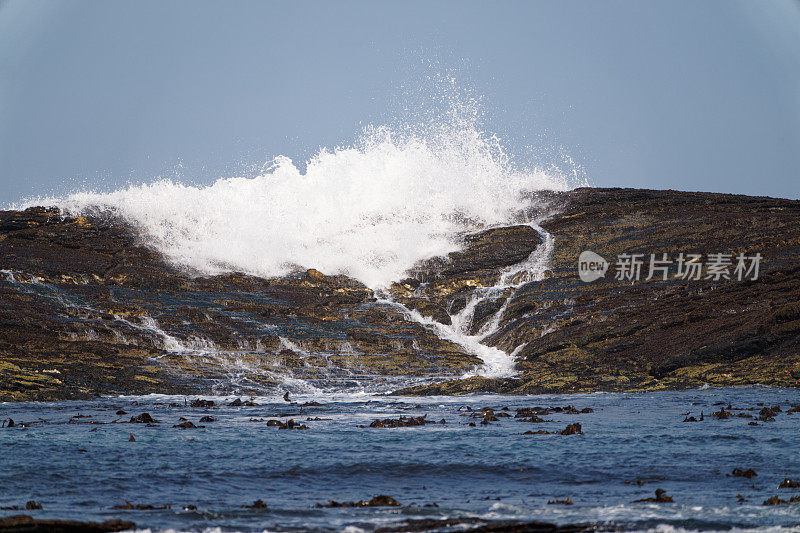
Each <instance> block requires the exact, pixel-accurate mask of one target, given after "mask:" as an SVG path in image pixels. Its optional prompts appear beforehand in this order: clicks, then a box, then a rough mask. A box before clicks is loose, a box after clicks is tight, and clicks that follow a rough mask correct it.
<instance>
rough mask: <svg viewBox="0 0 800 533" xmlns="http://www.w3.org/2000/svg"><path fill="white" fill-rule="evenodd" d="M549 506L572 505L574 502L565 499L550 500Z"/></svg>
mask: <svg viewBox="0 0 800 533" xmlns="http://www.w3.org/2000/svg"><path fill="white" fill-rule="evenodd" d="M547 505H572V500H571V499H569V498H564V499H563V500H548V502H547Z"/></svg>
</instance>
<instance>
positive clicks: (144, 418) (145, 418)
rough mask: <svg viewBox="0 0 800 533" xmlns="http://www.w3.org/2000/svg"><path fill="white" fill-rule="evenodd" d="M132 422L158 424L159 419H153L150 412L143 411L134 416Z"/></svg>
mask: <svg viewBox="0 0 800 533" xmlns="http://www.w3.org/2000/svg"><path fill="white" fill-rule="evenodd" d="M129 423H130V424H158V420H155V419H153V417H152V416H150V413H142V414H140V415H139V416H132V417H131V421H130V422H129Z"/></svg>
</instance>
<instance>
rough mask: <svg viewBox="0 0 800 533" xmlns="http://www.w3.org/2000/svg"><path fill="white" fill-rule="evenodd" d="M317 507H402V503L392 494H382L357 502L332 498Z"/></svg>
mask: <svg viewBox="0 0 800 533" xmlns="http://www.w3.org/2000/svg"><path fill="white" fill-rule="evenodd" d="M317 507H400V504H399V503H398V502H397V500H395V499H394V498H392V497H391V496H386V495H383V494H380V495H378V496H375V497H374V498H372V499H371V500H369V501H366V502H365V501H364V500H359V501H357V502H337V501H336V500H330V501H329V502H328V503H325V504H319V503H318V504H317Z"/></svg>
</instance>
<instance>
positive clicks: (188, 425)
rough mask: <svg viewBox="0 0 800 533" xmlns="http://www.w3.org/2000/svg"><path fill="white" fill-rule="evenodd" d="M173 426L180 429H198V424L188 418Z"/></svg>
mask: <svg viewBox="0 0 800 533" xmlns="http://www.w3.org/2000/svg"><path fill="white" fill-rule="evenodd" d="M172 427H174V428H180V429H197V426H195V425H194V424H193V423H192V422H190V421H188V420H186V421H185V422H181V423H180V424H175V425H174V426H172Z"/></svg>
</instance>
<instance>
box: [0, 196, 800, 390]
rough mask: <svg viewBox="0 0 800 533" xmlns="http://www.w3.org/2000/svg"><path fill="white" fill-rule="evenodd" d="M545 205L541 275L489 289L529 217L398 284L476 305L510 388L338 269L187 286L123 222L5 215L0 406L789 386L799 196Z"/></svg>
mask: <svg viewBox="0 0 800 533" xmlns="http://www.w3.org/2000/svg"><path fill="white" fill-rule="evenodd" d="M536 206H537V207H536V209H533V208H532V213H531V214H532V215H536V216H539V217H544V220H543V221H542V222H541V226H542V227H543V228H544V229H545V230H546V231H547V232H549V233H550V234H551V235H552V236H553V239H554V244H553V250H552V256H551V257H550V261H549V271H548V272H547V275H546V276H545V279H543V280H541V281H531V280H529V279H526V278H525V276H524V275H521V276H519V277H514V279H509V280H507V281H508V283H506V284H505V285H504V287H505V288H500V289H496V290H493V291H491V292H486V291H485V289H484V288H485V287H491V286H492V285H495V284H496V283H497V282H498V280H499V279H501V276H509V275H512V274H513V271H512V270H510V268H509V267H513V265H517V264H519V263H520V262H522V261H525V260H526V259H527V258H528V257H529V256H530V255H531V253H532V252H533V251H535V250H537V247H539V246H541V245H542V236H541V235H540V234H539V233H538V232H537V231H536V230H534V229H533V228H532V227H530V226H527V225H519V226H509V227H505V228H493V229H488V230H485V231H482V232H479V233H476V234H474V235H467V236H465V237H464V246H463V248H462V250H461V251H459V252H455V253H453V254H450V255H449V256H448V257H445V258H433V259H430V260H427V261H423V262H421V263H420V264H418V265H417V266H416V267H415V268H414V269H412V271H411V272H409V276H408V277H407V278H406V279H404V280H402V281H399V282H397V283H395V284H393V286H392V287H391V288H390V290H389V293H390V297H391V299H393V300H394V301H396V302H399V303H401V304H403V305H404V306H405V307H406V308H407V309H411V310H415V311H416V312H417V313H419V314H420V315H421V316H422V317H427V320H430V321H435V322H439V323H441V324H444V325H448V324H449V323H451V322H452V319H453V317H454V316H455V315H457V314H458V313H459V312H460V311H462V310H463V309H465V308H466V307H467V306H468V305H469V304H470V303H472V304H473V307H472V308H470V313H471V314H470V318H471V320H470V323H469V324H467V325H466V326H465V327H466V331H465V333H468V334H471V335H478V334H481V335H484V338H483V340H482V342H483V343H484V344H487V345H491V346H495V347H498V348H500V349H502V350H503V351H505V352H507V353H514V354H515V356H516V364H517V369H518V371H519V373H518V375H517V376H515V377H514V378H495V379H483V378H470V379H465V380H460V379H453V378H455V377H456V376H459V375H462V374H463V373H464V372H465V371H466V370H468V369H470V368H473V367H474V366H475V365H477V364H479V363H480V360H479V359H478V358H477V357H475V356H474V355H471V354H469V353H467V352H466V351H465V350H464V349H463V348H461V347H460V346H458V345H456V344H454V343H452V342H449V341H446V340H443V339H441V338H439V337H438V336H437V335H436V334H435V332H434V330H433V328H430V327H426V326H424V325H422V324H420V323H419V322H416V321H414V320H412V319H411V318H410V317H409V316H408V312H406V311H405V310H404V309H402V308H400V307H399V306H397V305H393V304H392V303H390V302H387V301H385V300H382V299H379V296H380V295H376V294H373V292H372V291H371V290H369V289H368V288H367V287H365V286H364V285H362V284H361V283H359V282H357V281H355V280H353V279H350V278H347V277H345V276H327V275H325V274H323V273H320V272H318V271H316V270H309V271H307V272H297V273H295V274H293V275H291V276H287V277H284V278H279V279H269V280H267V279H260V278H255V277H251V276H246V275H242V274H227V275H221V276H213V277H201V276H195V275H192V273H190V272H185V271H183V270H181V269H179V268H176V267H174V266H173V265H170V264H169V263H167V262H165V261H164V259H163V258H162V257H161V256H160V255H159V254H158V253H157V252H155V251H154V250H152V249H150V248H149V247H147V246H146V243H145V242H144V241H143V240H142V238H141V237H140V236H139V234H138V233H137V232H136V231H134V230H133V229H132V228H130V227H129V226H127V225H126V224H125V223H124V222H122V221H121V220H118V219H113V218H93V217H65V216H62V215H61V214H60V213H59V212H57V211H55V210H47V209H42V208H33V209H28V210H26V211H22V212H18V211H7V212H0V270H2V272H0V401H5V400H23V399H39V400H46V399H63V398H79V397H87V396H91V395H94V394H114V393H146V392H162V393H191V392H195V391H198V392H199V391H208V390H209V389H213V388H214V387H222V390H235V391H238V392H241V393H243V394H244V393H247V392H248V391H252V390H263V387H265V386H270V385H274V384H276V383H277V382H278V381H279V380H280V376H281V375H282V374H285V373H292V374H293V375H294V376H296V377H302V378H310V379H325V380H327V381H329V382H330V381H336V380H340V381H345V382H346V381H349V380H354V379H360V378H361V377H363V376H369V379H372V380H382V379H385V378H386V379H388V378H391V377H392V376H416V377H420V378H423V377H425V378H430V379H431V380H433V379H434V378H435V380H436V381H438V382H437V383H435V384H433V385H425V386H420V387H416V388H413V389H407V390H404V391H403V392H404V393H406V394H434V393H435V394H457V393H464V392H514V393H539V392H574V391H593V390H658V389H667V388H684V387H696V386H699V385H702V384H705V383H708V384H711V385H742V384H750V383H764V384H770V385H782V386H796V385H797V380H798V379H800V304H798V301H797V295H798V294H800V202H797V201H790V200H779V199H771V198H753V197H745V196H735V195H726V194H705V193H684V192H675V191H643V190H630V189H578V190H575V191H571V192H565V193H550V194H546V195H545V194H542V195H539V197H538V198H537V201H536ZM541 206H544V207H541ZM536 210H538V211H537V212H533V211H536ZM537 213H538V214H537ZM584 250H592V251H594V252H596V253H597V254H600V255H601V256H603V257H605V258H606V259H607V260H609V261H610V262H611V263H612V264H613V262H614V261H615V260H616V258H617V256H618V255H619V254H623V253H627V254H642V255H643V256H644V257H645V265H644V267H643V269H644V270H643V273H644V274H646V269H647V266H648V265H647V264H646V261H647V260H648V259H649V257H650V254H657V255H658V256H660V254H662V253H667V254H669V255H670V256H671V257H672V258H673V259H674V258H675V257H676V256H677V254H679V253H681V252H683V253H699V254H705V255H708V254H714V253H728V254H733V255H734V256H735V255H736V254H739V253H746V254H755V253H760V254H761V256H762V257H763V259H762V261H761V264H760V275H759V278H758V279H757V280H742V281H738V280H736V279H731V280H725V279H721V280H715V279H706V278H705V277H703V278H702V279H697V280H686V279H681V278H680V277H678V276H677V275H676V266H675V265H674V264H673V265H672V266H671V267H670V270H669V271H668V275H667V278H666V279H661V276H660V275H659V276H656V277H655V278H653V279H650V280H648V281H645V280H643V279H642V280H639V281H631V280H617V279H614V275H613V273H612V272H611V270H610V271H609V272H608V273H607V275H606V276H605V277H603V278H601V279H598V280H596V281H593V282H591V283H584V282H582V281H581V280H580V279H579V277H578V275H577V260H578V256H579V254H580V253H581V252H582V251H584ZM612 267H613V265H612ZM644 274H643V276H642V277H645V276H644ZM503 279H505V278H503ZM481 291H483V292H481ZM476 294H479V295H481V299H480V301H477V304H476V300H473V297H474V296H475V295H476ZM475 304H476V305H475ZM487 323H490V325H491V326H492V327H491V328H486V327H485V326H486V324H487ZM231 376H234V377H235V378H236V379H235V380H233V381H232V380H231V379H230V378H231ZM226 384H227V385H226ZM226 387H227V388H226Z"/></svg>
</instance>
